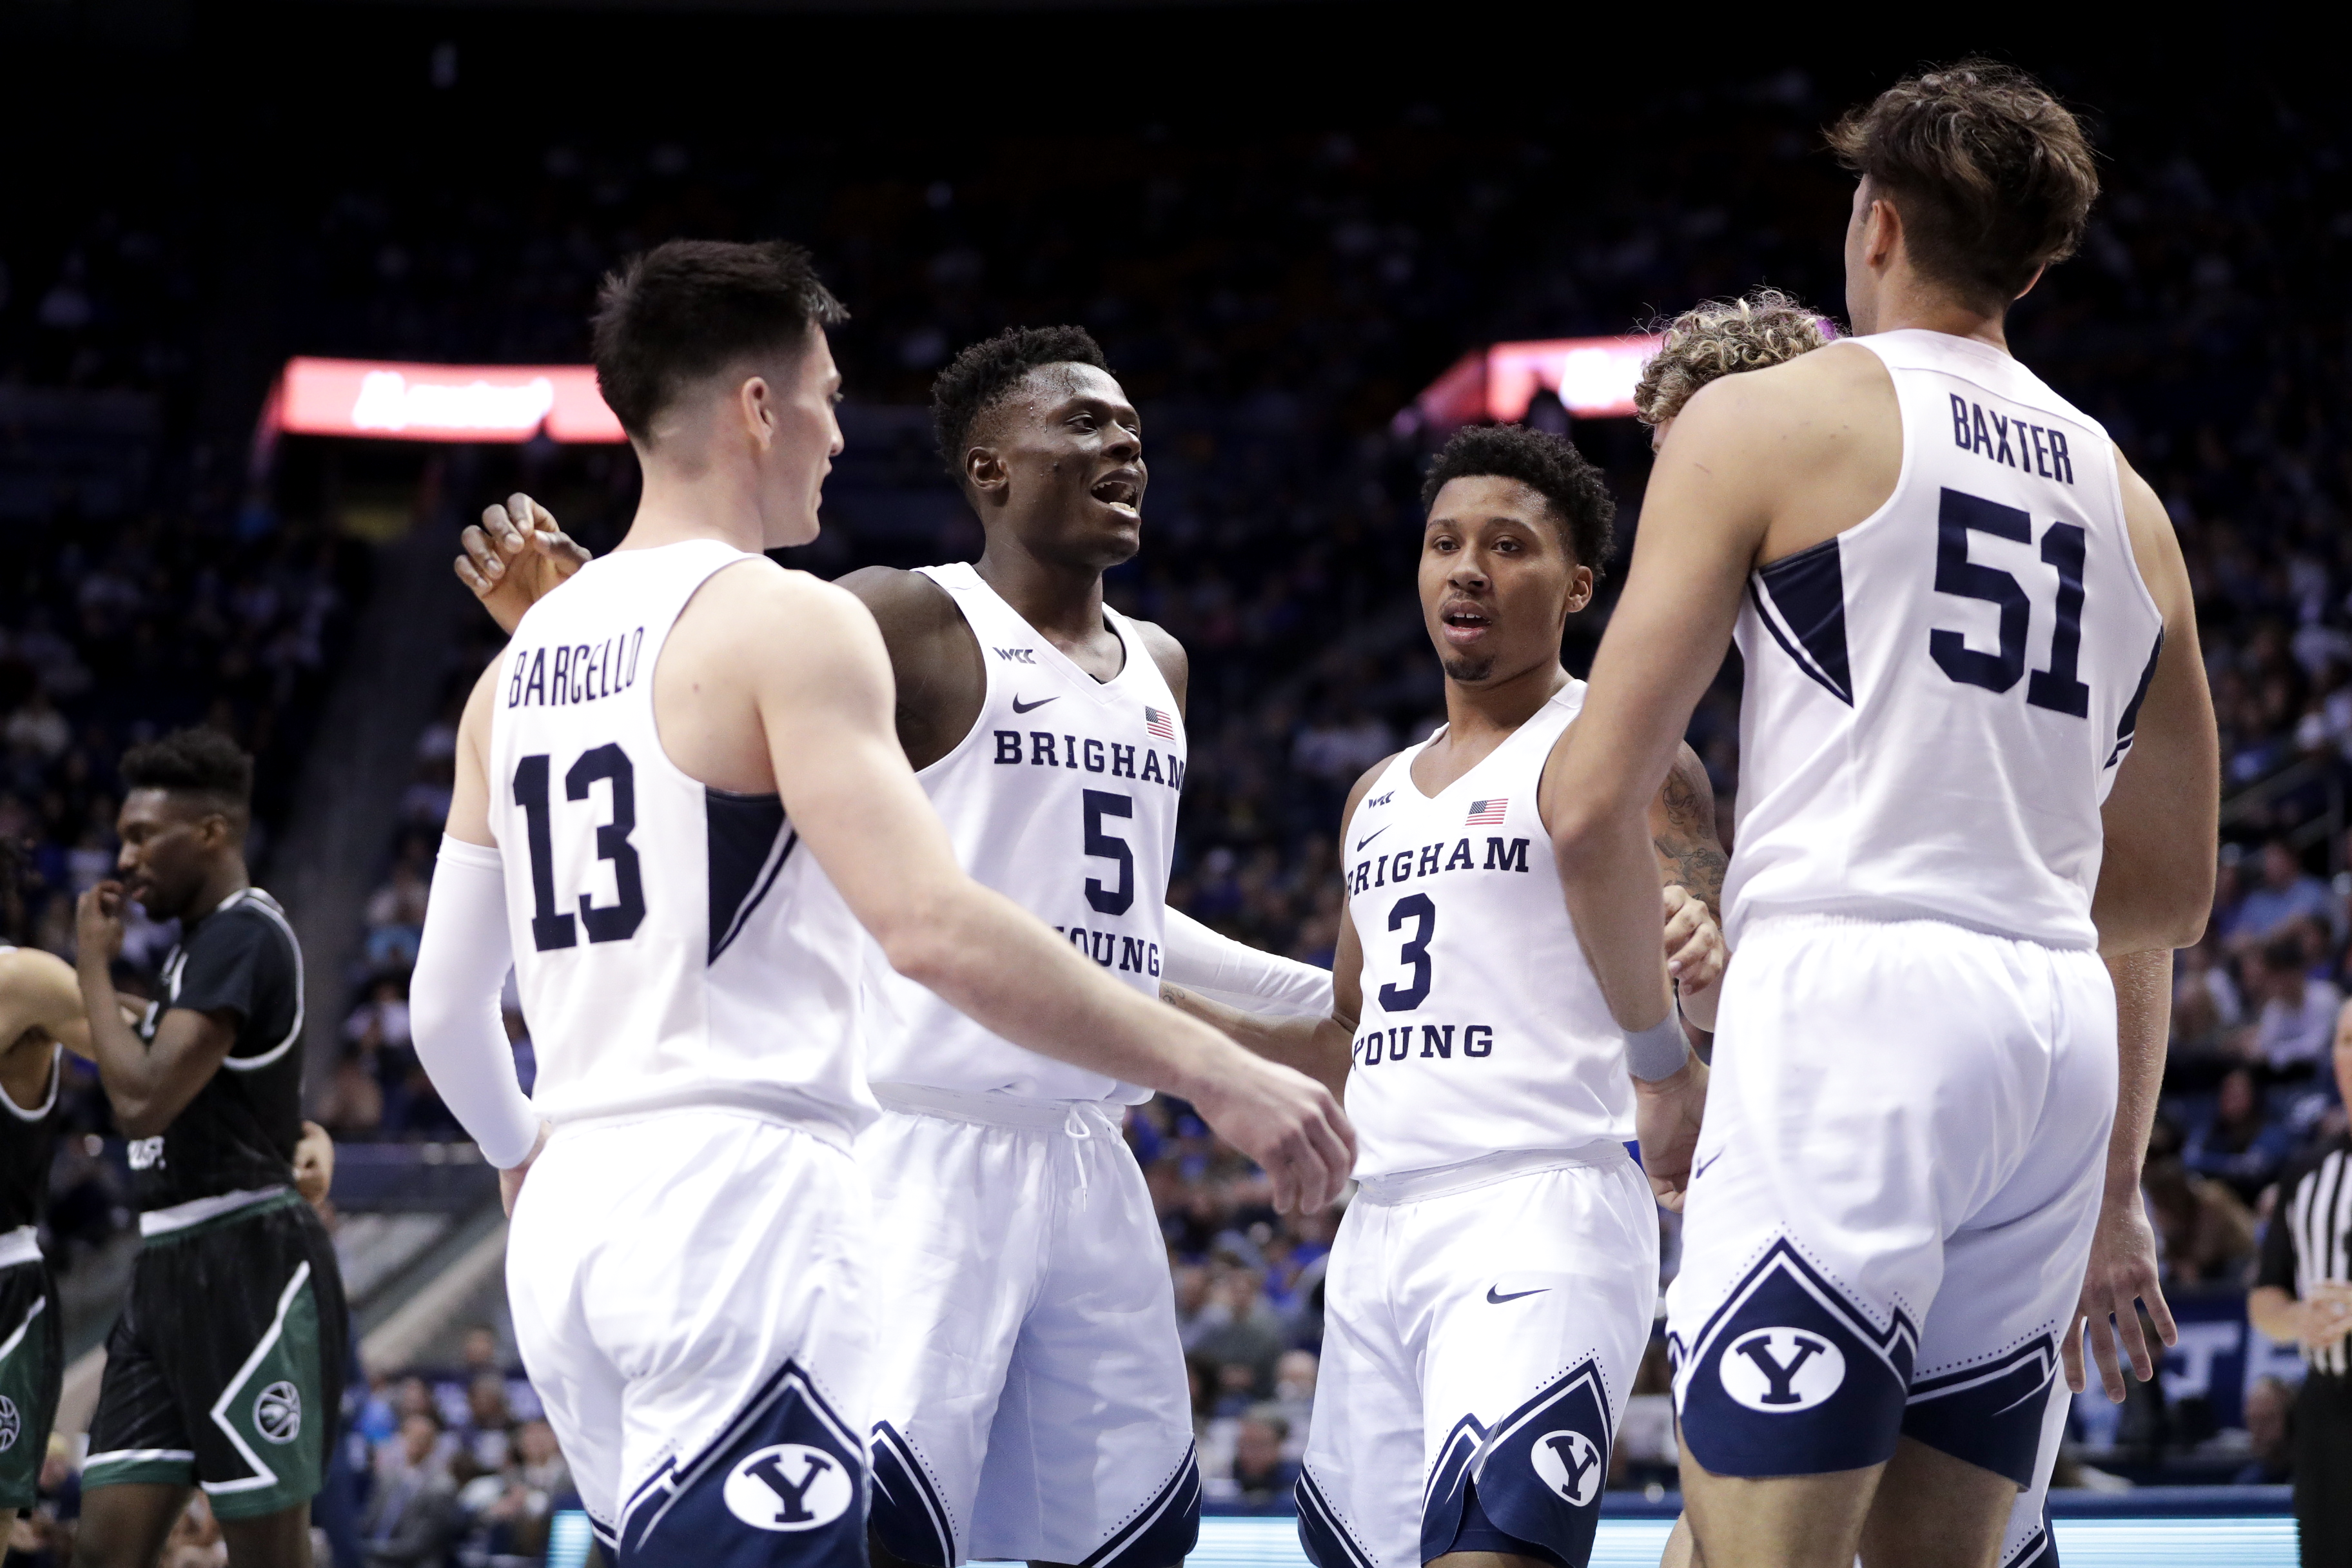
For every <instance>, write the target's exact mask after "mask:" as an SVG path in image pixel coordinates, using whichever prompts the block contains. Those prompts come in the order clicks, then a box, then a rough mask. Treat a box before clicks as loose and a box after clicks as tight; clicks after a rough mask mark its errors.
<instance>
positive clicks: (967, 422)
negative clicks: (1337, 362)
mask: <svg viewBox="0 0 2352 1568" xmlns="http://www.w3.org/2000/svg"><path fill="white" fill-rule="evenodd" d="M934 412H935V416H936V422H937V426H938V435H939V441H940V451H941V452H942V454H943V455H945V456H946V458H948V461H949V467H950V469H951V470H952V471H953V472H954V474H955V476H956V478H957V479H958V482H959V483H960V485H961V487H962V489H963V491H964V494H965V496H966V498H967V499H968V500H970V502H971V505H972V507H973V510H975V512H976V513H977V514H978V515H979V517H980V519H981V521H982V527H983V529H984V531H985V535H986V539H987V548H986V549H985V550H984V551H983V552H982V556H981V559H980V560H979V561H978V562H977V563H971V564H956V565H945V566H929V567H925V568H922V569H921V570H919V571H915V572H899V571H893V570H889V569H887V568H879V567H877V568H869V569H867V570H866V571H862V572H857V573H853V574H850V575H849V576H847V577H845V578H844V579H843V580H842V586H844V587H845V588H847V589H848V590H850V591H851V592H852V593H854V594H856V595H858V597H859V598H860V599H861V600H862V601H863V602H864V603H865V604H866V607H867V608H868V609H869V610H871V611H872V612H873V613H874V616H875V618H876V620H877V623H878V624H879V625H880V626H881V628H882V638H883V644H884V647H886V648H887V650H888V653H889V658H890V664H891V669H892V673H893V675H894V677H895V679H896V682H897V689H898V710H897V716H896V717H897V728H898V739H899V742H900V743H901V744H902V745H903V746H904V747H905V749H906V752H907V755H908V760H909V761H910V762H911V763H913V764H914V766H915V767H916V768H917V770H918V773H917V777H918V778H919V780H920V781H921V783H922V785H923V788H924V790H925V791H926V793H928V794H929V796H930V798H931V802H932V805H934V806H935V807H937V808H938V810H939V812H940V817H941V819H942V821H943V822H944V823H945V824H946V826H947V829H948V835H949V838H950V842H951V843H952V844H953V846H954V848H955V852H956V857H957V859H958V861H959V862H960V863H961V865H962V866H963V868H965V869H966V870H967V871H968V872H970V873H971V875H972V876H973V877H974V878H975V879H978V880H979V881H980V882H982V884H983V885H985V886H987V887H990V888H992V889H996V890H997V891H999V892H1001V893H1003V894H1004V895H1006V896H1007V897H1009V898H1012V899H1013V900H1015V901H1017V902H1019V903H1020V904H1021V905H1022V906H1023V907H1024V908H1025V909H1027V910H1030V911H1031V912H1032V913H1034V914H1035V915H1037V916H1038V917H1039V918H1041V919H1043V920H1045V921H1050V922H1052V924H1053V925H1054V926H1055V929H1056V930H1057V931H1060V932H1062V934H1063V935H1064V936H1065V937H1066V938H1067V939H1068V940H1069V942H1071V943H1072V944H1073V945H1074V946H1076V947H1077V948H1078V949H1079V950H1080V951H1082V952H1086V953H1087V956H1088V957H1089V958H1091V959H1092V960H1093V961H1094V962H1095V963H1097V964H1098V965H1099V966H1101V967H1102V968H1103V969H1105V970H1107V971H1108V972H1110V973H1112V974H1114V975H1115V976H1117V977H1118V979H1119V980H1121V981H1122V982H1124V983H1125V984H1129V985H1131V986H1133V987H1135V988H1136V989H1137V990H1139V991H1140V992H1142V993H1143V994H1147V995H1150V994H1157V991H1158V989H1159V987H1160V984H1161V982H1162V979H1163V978H1179V979H1185V980H1191V981H1192V982H1193V983H1194V984H1198V985H1200V986H1201V987H1202V990H1204V991H1206V992H1209V993H1211V994H1219V995H1231V994H1236V993H1239V992H1244V991H1245V992H1248V993H1250V994H1263V995H1265V996H1267V997H1268V998H1269V1001H1268V1003H1265V1004H1261V1005H1286V1006H1287V1007H1288V1008H1289V1009H1290V1010H1292V1011H1306V1010H1310V1009H1311V1010H1313V1011H1317V1012H1319V1011H1321V1010H1322V1005H1323V1004H1324V1002H1325V999H1326V998H1327V997H1328V990H1329V979H1328V975H1326V974H1325V973H1323V972H1322V971H1320V970H1315V969H1310V968H1309V967H1307V965H1304V964H1297V963H1289V962H1288V961H1286V960H1283V959H1279V958H1276V957H1273V956H1271V955H1268V954H1264V953H1259V952H1255V951H1254V950H1251V949H1249V948H1246V947H1244V946H1242V945H1241V944H1239V943H1236V942H1227V941H1225V940H1224V939H1223V938H1220V937H1217V936H1216V935H1215V934H1214V933H1213V932H1210V931H1206V929H1205V928H1203V927H1201V926H1199V925H1197V924H1196V923H1194V922H1191V921H1186V920H1185V919H1184V918H1183V917H1182V916H1181V915H1180V914H1178V913H1176V912H1175V911H1172V910H1168V909H1167V884H1168V873H1169V865H1170V860H1171V856H1172V854H1173V852H1174V847H1175V821H1176V805H1177V799H1178V793H1179V791H1180V790H1181V786H1182V784H1183V778H1184V767H1185V758H1186V751H1185V740H1184V728H1183V705H1184V687H1185V673H1186V666H1185V659H1184V653H1183V649H1182V648H1181V647H1179V646H1178V645H1177V644H1176V642H1175V640H1174V639H1173V638H1171V637H1169V636H1168V635H1167V633H1165V632H1163V631H1161V630H1160V628H1159V627H1157V626H1152V625H1150V624H1149V623H1147V622H1139V621H1135V620H1131V619H1129V618H1128V617H1126V616H1121V615H1120V614H1119V613H1118V611H1116V610H1114V609H1112V608H1110V607H1109V606H1108V605H1106V604H1105V603H1104V602H1103V590H1102V574H1103V572H1104V570H1105V569H1106V568H1108V567H1110V566H1114V565H1117V564H1118V563H1120V562H1123V561H1126V560H1128V559H1129V558H1130V557H1131V556H1133V555H1134V553H1135V552H1136V550H1137V548H1138V546H1139V543H1140V537H1141V511H1142V503H1143V498H1144V490H1145V487H1146V485H1147V484H1148V482H1149V470H1148V468H1146V466H1145V464H1144V460H1143V446H1142V427H1141V423H1140V421H1139V418H1138V416H1137V415H1136V412H1135V410H1134V408H1133V406H1132V405H1130V404H1129V401H1128V399H1127V395H1126V394H1125V392H1124V391H1123V390H1122V389H1121V388H1120V386H1119V384H1118V381H1117V380H1116V378H1114V377H1113V376H1112V375H1111V374H1110V373H1109V371H1108V368H1107V367H1106V365H1105V363H1104V361H1103V355H1102V352H1101V350H1100V349H1099V348H1098V347H1097V345H1096V343H1095V342H1094V341H1093V339H1092V338H1090V337H1089V336H1088V335H1087V333H1086V332H1085V331H1082V330H1081V329H1078V328H1076V327H1061V328H1047V329H1034V330H1022V331H1009V332H1005V333H1003V334H1000V335H999V336H997V337H995V338H992V339H990V340H989V341H987V342H982V343H978V344H975V345H973V346H972V347H971V348H969V349H967V350H965V351H964V352H963V353H961V354H960V355H958V356H957V358H956V360H955V362H954V363H952V364H950V366H949V367H948V368H947V370H946V371H945V372H944V373H942V374H941V375H940V378H939V382H938V385H937V389H936V395H935V410H934ZM485 521H486V524H487V525H488V531H487V532H482V533H478V534H476V535H474V536H472V537H469V539H468V541H467V545H468V550H469V554H468V556H467V558H466V560H465V561H464V562H462V563H461V565H460V571H461V575H462V574H467V573H470V574H471V576H470V577H469V578H468V580H469V582H471V583H473V584H476V585H477V586H478V587H479V588H481V589H483V590H484V591H485V598H486V601H487V602H488V603H489V605H490V607H491V608H492V609H493V611H494V613H495V612H497V611H498V610H499V608H500V606H501V605H502V603H508V602H511V600H513V599H515V598H520V597H521V595H522V591H523V590H525V589H528V590H530V591H534V592H543V591H544V590H545V587H546V586H547V585H548V584H549V583H551V582H552V581H553V580H554V579H555V578H556V577H557V576H558V575H560V568H563V567H570V566H572V565H575V564H576V563H577V562H578V561H579V559H580V558H581V553H580V552H579V551H578V549H577V546H576V545H573V544H572V542H570V541H568V540H566V539H563V538H562V536H561V534H560V533H554V532H551V531H550V530H551V524H552V520H551V519H550V518H548V517H547V516H546V514H545V512H544V510H543V509H540V508H538V507H536V506H535V504H534V503H532V502H531V501H530V500H529V498H527V497H519V498H517V499H516V500H515V501H514V502H512V503H510V505H509V507H507V508H504V509H492V511H491V513H490V514H489V515H488V517H487V518H486V520H485ZM526 531H527V532H526ZM526 539H528V541H529V542H528V543H526ZM526 550H528V551H529V552H530V554H529V555H528V556H526V555H525V554H524V552H525V551H526ZM509 563H512V565H513V567H514V569H515V570H516V572H517V574H518V575H526V574H530V575H533V576H535V575H536V574H541V573H542V572H543V573H544V574H545V576H546V581H544V582H541V581H530V582H528V583H526V584H518V587H517V588H516V589H515V590H510V591H509V594H508V595H504V596H503V597H501V596H500V595H497V594H496V592H495V590H493V589H491V587H490V584H492V583H493V581H494V579H502V578H503V577H504V576H505V575H506V573H507V570H508V568H509ZM867 979H868V983H869V994H870V996H871V998H872V1000H873V1002H874V1004H875V1005H874V1011H873V1014H872V1016H870V1017H869V1019H868V1021H867V1031H868V1041H869V1070H870V1072H871V1073H872V1076H873V1079H874V1084H875V1093H876V1094H877V1097H878V1098H879V1100H881V1103H882V1106H883V1114H882V1116H881V1117H880V1119H879V1120H878V1121H877V1122H876V1124H875V1125H874V1127H873V1128H872V1129H870V1130H869V1131H866V1133H865V1134H864V1136H863V1137H862V1138H861V1140H860V1144H859V1154H860V1160H861V1163H863V1164H864V1165H865V1167H866V1172H867V1177H868V1180H869V1182H870V1184H872V1187H873V1190H874V1196H875V1211H876V1225H875V1234H874V1237H873V1239H872V1242H871V1244H870V1246H871V1250H872V1251H873V1253H874V1256H875V1259H876V1268H877V1287H878V1295H879V1297H880V1299H881V1300H883V1301H884V1302H885V1303H887V1306H886V1307H885V1309H884V1313H885V1315H884V1317H883V1319H882V1321H883V1323H884V1331H883V1335H882V1338H881V1341H880V1343H879V1346H878V1349H877V1368H878V1376H877V1394H876V1401H875V1423H874V1459H875V1474H876V1482H877V1497H876V1499H875V1505H874V1531H875V1536H876V1542H875V1549H876V1554H877V1558H879V1559H882V1560H886V1561H887V1560H888V1559H891V1558H896V1559H899V1560H902V1561H907V1562H912V1563H924V1564H928V1565H930V1568H948V1565H949V1564H951V1563H961V1562H962V1561H964V1560H965V1559H966V1558H967V1557H980V1558H1001V1559H1022V1560H1028V1561H1032V1562H1045V1563H1081V1562H1083V1563H1092V1564H1097V1565H1100V1564H1108V1563H1118V1564H1122V1565H1127V1564H1132V1565H1134V1568H1165V1565H1167V1564H1171V1563H1175V1562H1177V1561H1178V1560H1179V1559H1181V1557H1182V1556H1183V1555H1184V1553H1185V1552H1187V1551H1189V1550H1190V1549H1191V1547H1192V1542H1193V1540H1194V1537H1195V1534H1196V1532H1197V1527H1198V1520H1199V1509H1200V1483H1199V1477H1198V1473H1197V1467H1196V1464H1195V1461H1194V1457H1193V1453H1192V1414H1191V1404H1190V1399H1189V1396H1188V1388H1187V1384H1186V1378H1185V1370H1184V1362H1183V1349H1182V1345H1181V1342H1180V1340H1179V1338H1178V1333H1177V1326H1176V1316H1175V1304H1174V1300H1173V1297H1172V1294H1171V1289H1170V1285H1169V1281H1168V1276H1167V1269H1166V1266H1165V1257H1166V1243H1165V1241H1164V1239H1163V1237H1161V1235H1160V1228H1159V1224H1158V1220H1157V1217H1156V1215H1154V1212H1153V1209H1152V1205H1151V1198H1150V1193H1149V1191H1148V1190H1147V1188H1146V1186H1145V1184H1144V1181H1143V1177H1142V1173H1141V1172H1140V1171H1139V1169H1138V1168H1137V1166H1136V1163H1135V1161H1134V1158H1133V1156H1132V1155H1131V1154H1130V1153H1129V1152H1128V1149H1127V1146H1126V1143H1125V1142H1124V1141H1123V1140H1122V1139H1121V1138H1120V1136H1119V1119H1120V1116H1121V1114H1122V1113H1123V1111H1124V1109H1125V1107H1126V1106H1127V1105H1129V1104H1131V1103H1133V1102H1135V1101H1137V1100H1141V1099H1142V1098H1144V1096H1145V1095H1146V1094H1147V1093H1148V1092H1149V1091H1148V1089H1146V1088H1145V1087H1144V1086H1143V1085H1141V1084H1140V1083H1139V1082H1137V1081H1134V1080H1133V1079H1120V1078H1119V1077H1118V1076H1117V1075H1107V1074H1105V1073H1102V1072H1099V1071H1095V1070H1091V1069H1088V1068H1084V1067H1079V1066H1074V1065H1070V1064H1068V1063H1066V1062H1063V1061H1058V1060H1055V1059H1053V1058H1048V1057H1045V1056H1041V1055H1039V1054H1038V1053H1036V1052H1034V1051H1032V1050H1029V1049H1026V1048H1024V1047H1022V1046H1020V1045H1017V1044H1015V1043H1013V1041H1011V1040H1008V1039H1006V1038H1004V1037H1003V1036H1002V1034H1001V1033H997V1032H993V1031H992V1030H991V1029H989V1028H988V1027H986V1026H983V1025H982V1024H981V1023H978V1022H975V1021H974V1020H973V1019H971V1018H969V1017H967V1016H964V1015H963V1014H962V1013H961V1012H959V1011H957V1010H956V1009H955V1008H954V1007H952V1006H950V1005H948V1004H947V1003H946V1002H944V1001H943V1000H941V998H940V997H939V996H938V995H936V994H933V993H931V992H930V991H928V990H926V989H924V988H923V987H922V986H920V985H917V984H911V983H909V982H908V981H907V980H905V979H903V978H901V977H899V976H898V975H895V974H893V973H890V971H889V969H888V968H887V965H885V964H882V963H878V962H869V964H868V974H867Z"/></svg>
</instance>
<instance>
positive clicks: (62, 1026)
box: [0, 947, 89, 1105]
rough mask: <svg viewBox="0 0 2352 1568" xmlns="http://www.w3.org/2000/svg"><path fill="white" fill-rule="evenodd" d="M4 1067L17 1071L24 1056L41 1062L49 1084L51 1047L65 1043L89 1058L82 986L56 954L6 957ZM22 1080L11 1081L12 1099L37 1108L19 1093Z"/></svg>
mask: <svg viewBox="0 0 2352 1568" xmlns="http://www.w3.org/2000/svg"><path fill="white" fill-rule="evenodd" d="M0 1042H5V1043H0V1062H5V1063H6V1064H9V1065H8V1068H7V1070H9V1071H11V1072H13V1071H14V1064H15V1062H16V1060H17V1059H18V1058H20V1057H21V1058H26V1059H34V1058H37V1059H38V1061H39V1063H40V1071H39V1074H38V1075H37V1076H38V1077H39V1078H40V1080H41V1081H42V1082H43V1083H47V1081H48V1079H47V1073H48V1060H49V1057H50V1054H51V1053H50V1050H49V1047H50V1046H51V1045H53V1044H57V1043H60V1042H62V1043H63V1044H64V1046H65V1047H66V1049H68V1050H69V1051H71V1052H73V1054H74V1055H76V1056H78V1057H87V1056H89V1020H88V1019H86V1018H85V1017H84V1016H82V1005H81V983H80V982H79V980H77V979H76V978H75V977H74V971H73V965H71V964H69V963H67V962H66V961H65V960H64V959H62V958H59V957H58V955H57V954H55V953H53V952H42V951H41V950H40V949H38V948H36V947H19V948H14V949H11V950H10V951H8V952H0ZM16 1087H17V1085H16V1079H14V1078H10V1079H8V1088H9V1098H11V1099H13V1100H16V1103H17V1104H19V1105H31V1104H34V1103H36V1102H37V1100H38V1099H39V1098H41V1096H36V1097H35V1099H34V1100H26V1099H23V1098H20V1097H18V1096H17V1095H16Z"/></svg>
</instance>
